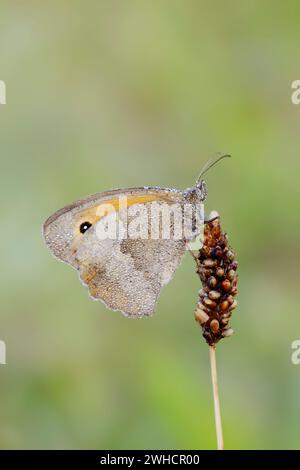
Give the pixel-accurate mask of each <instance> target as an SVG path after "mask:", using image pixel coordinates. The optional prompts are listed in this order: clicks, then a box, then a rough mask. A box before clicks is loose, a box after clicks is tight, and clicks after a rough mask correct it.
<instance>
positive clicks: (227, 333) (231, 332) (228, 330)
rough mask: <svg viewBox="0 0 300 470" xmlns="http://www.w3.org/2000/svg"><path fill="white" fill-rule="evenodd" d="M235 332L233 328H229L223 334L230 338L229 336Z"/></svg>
mask: <svg viewBox="0 0 300 470" xmlns="http://www.w3.org/2000/svg"><path fill="white" fill-rule="evenodd" d="M233 333H234V332H233V329H232V328H227V329H226V330H223V332H222V336H224V337H225V338H228V337H229V336H232V335H233Z"/></svg>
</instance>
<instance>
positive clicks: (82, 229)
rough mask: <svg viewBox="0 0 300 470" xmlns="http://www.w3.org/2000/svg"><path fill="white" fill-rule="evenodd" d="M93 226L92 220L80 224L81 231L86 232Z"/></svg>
mask: <svg viewBox="0 0 300 470" xmlns="http://www.w3.org/2000/svg"><path fill="white" fill-rule="evenodd" d="M91 226H92V224H91V223H90V222H82V224H81V225H80V227H79V230H80V232H81V233H84V232H86V231H87V230H88V229H89V228H90V227H91Z"/></svg>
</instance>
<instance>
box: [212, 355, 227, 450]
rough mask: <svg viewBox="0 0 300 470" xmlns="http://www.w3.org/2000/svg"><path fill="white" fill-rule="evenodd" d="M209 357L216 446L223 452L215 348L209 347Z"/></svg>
mask: <svg viewBox="0 0 300 470" xmlns="http://www.w3.org/2000/svg"><path fill="white" fill-rule="evenodd" d="M209 356H210V367H211V380H212V388H213V397H214V409H215V422H216V433H217V444H218V450H223V449H224V442H223V431H222V421H221V410H220V400H219V391H218V376H217V361H216V347H215V346H209Z"/></svg>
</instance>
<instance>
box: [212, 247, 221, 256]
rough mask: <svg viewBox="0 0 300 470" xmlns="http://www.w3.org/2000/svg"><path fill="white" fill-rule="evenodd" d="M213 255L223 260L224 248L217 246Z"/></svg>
mask: <svg viewBox="0 0 300 470" xmlns="http://www.w3.org/2000/svg"><path fill="white" fill-rule="evenodd" d="M212 255H213V256H214V257H216V258H222V256H223V251H222V248H221V247H220V246H216V247H215V248H214V249H213V251H212Z"/></svg>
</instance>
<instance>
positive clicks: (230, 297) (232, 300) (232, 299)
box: [227, 295, 234, 305]
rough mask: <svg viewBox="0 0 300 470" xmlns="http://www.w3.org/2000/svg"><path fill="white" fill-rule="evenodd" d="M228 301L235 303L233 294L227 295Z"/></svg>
mask: <svg viewBox="0 0 300 470" xmlns="http://www.w3.org/2000/svg"><path fill="white" fill-rule="evenodd" d="M227 301H228V302H229V303H230V305H231V304H233V302H234V298H233V297H232V295H229V296H228V297H227Z"/></svg>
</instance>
